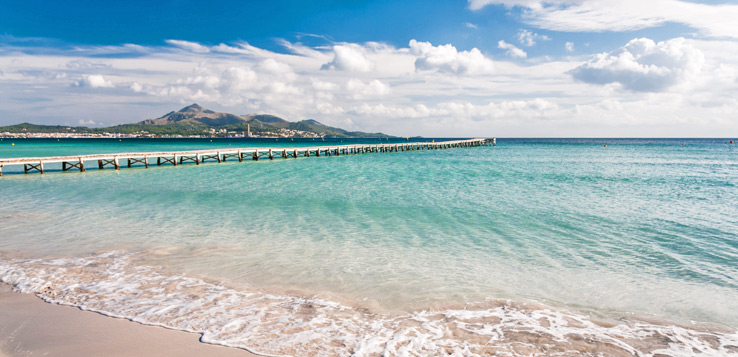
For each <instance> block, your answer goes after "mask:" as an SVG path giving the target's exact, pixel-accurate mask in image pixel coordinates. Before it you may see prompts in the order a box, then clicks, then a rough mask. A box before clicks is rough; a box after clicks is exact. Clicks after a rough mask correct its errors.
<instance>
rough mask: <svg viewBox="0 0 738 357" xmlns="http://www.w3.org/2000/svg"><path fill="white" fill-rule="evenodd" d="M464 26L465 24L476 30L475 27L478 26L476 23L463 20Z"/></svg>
mask: <svg viewBox="0 0 738 357" xmlns="http://www.w3.org/2000/svg"><path fill="white" fill-rule="evenodd" d="M464 26H466V27H467V28H470V29H474V30H476V29H478V28H479V27H478V26H477V25H475V24H473V23H471V22H465V23H464Z"/></svg>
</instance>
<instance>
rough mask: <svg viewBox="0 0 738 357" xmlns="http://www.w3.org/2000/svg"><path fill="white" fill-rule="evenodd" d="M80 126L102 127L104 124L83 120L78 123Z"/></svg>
mask: <svg viewBox="0 0 738 357" xmlns="http://www.w3.org/2000/svg"><path fill="white" fill-rule="evenodd" d="M78 123H79V125H102V123H96V122H95V121H94V120H92V119H90V120H82V119H80V120H79V121H78Z"/></svg>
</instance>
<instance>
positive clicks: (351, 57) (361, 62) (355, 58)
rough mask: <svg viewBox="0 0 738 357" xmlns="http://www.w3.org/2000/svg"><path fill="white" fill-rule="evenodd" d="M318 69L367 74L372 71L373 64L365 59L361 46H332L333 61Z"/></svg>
mask: <svg viewBox="0 0 738 357" xmlns="http://www.w3.org/2000/svg"><path fill="white" fill-rule="evenodd" d="M320 68H321V69H324V70H341V71H353V72H369V71H371V70H373V69H374V62H372V61H371V60H369V59H368V58H367V57H366V55H365V51H364V49H363V48H362V47H361V46H359V45H356V44H344V45H336V46H333V60H332V61H330V62H328V63H326V64H324V65H323V66H321V67H320Z"/></svg>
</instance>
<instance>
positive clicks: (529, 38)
mask: <svg viewBox="0 0 738 357" xmlns="http://www.w3.org/2000/svg"><path fill="white" fill-rule="evenodd" d="M517 37H518V41H520V44H522V45H523V46H528V47H531V46H534V45H535V44H536V39H538V40H541V41H549V40H551V38H550V37H548V36H546V35H539V34H537V33H535V32H532V31H530V30H520V31H518V34H517Z"/></svg>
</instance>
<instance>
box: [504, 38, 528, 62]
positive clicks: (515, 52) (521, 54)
mask: <svg viewBox="0 0 738 357" xmlns="http://www.w3.org/2000/svg"><path fill="white" fill-rule="evenodd" d="M497 48H499V49H503V50H506V51H505V54H506V55H508V56H510V57H515V58H525V57H527V56H528V54H527V53H525V51H523V50H521V49H519V48H517V47H516V46H515V45H513V44H512V43H507V42H505V41H503V40H500V41H499V42H497Z"/></svg>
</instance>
